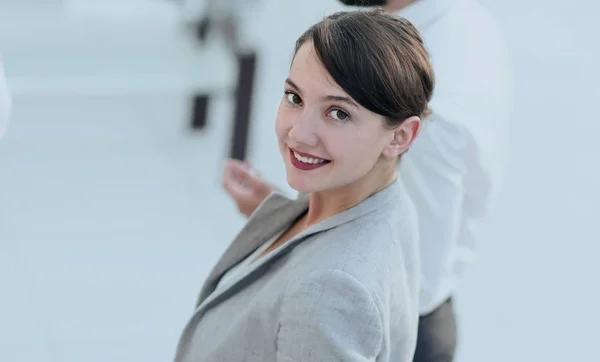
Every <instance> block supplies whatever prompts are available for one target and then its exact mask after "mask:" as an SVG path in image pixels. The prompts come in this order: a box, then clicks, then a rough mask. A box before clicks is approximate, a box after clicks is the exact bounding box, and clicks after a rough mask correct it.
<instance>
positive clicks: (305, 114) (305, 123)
mask: <svg viewBox="0 0 600 362" xmlns="http://www.w3.org/2000/svg"><path fill="white" fill-rule="evenodd" d="M317 133H318V121H317V116H316V115H315V114H314V113H313V112H311V111H309V110H308V109H306V108H305V109H304V110H303V111H302V113H300V115H299V116H298V118H297V119H296V120H295V122H294V124H293V125H292V127H291V128H290V131H289V133H288V136H289V138H290V140H291V141H292V142H294V143H295V144H303V145H306V146H308V147H317V146H318V145H319V137H318V136H317Z"/></svg>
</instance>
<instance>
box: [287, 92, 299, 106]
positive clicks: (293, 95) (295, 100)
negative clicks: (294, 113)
mask: <svg viewBox="0 0 600 362" xmlns="http://www.w3.org/2000/svg"><path fill="white" fill-rule="evenodd" d="M285 94H286V96H287V100H288V101H289V102H290V103H293V104H300V103H302V98H300V96H299V95H297V94H296V93H294V92H286V93H285Z"/></svg>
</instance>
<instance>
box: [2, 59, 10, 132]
mask: <svg viewBox="0 0 600 362" xmlns="http://www.w3.org/2000/svg"><path fill="white" fill-rule="evenodd" d="M11 110H12V101H11V97H10V93H9V92H8V85H7V84H6V75H5V74H4V66H3V65H2V59H0V137H2V136H3V135H4V132H5V131H6V128H7V126H8V119H9V118H10V113H11Z"/></svg>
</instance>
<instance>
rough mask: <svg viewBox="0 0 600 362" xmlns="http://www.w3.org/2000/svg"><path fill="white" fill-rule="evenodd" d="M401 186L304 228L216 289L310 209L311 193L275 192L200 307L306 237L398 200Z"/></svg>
mask: <svg viewBox="0 0 600 362" xmlns="http://www.w3.org/2000/svg"><path fill="white" fill-rule="evenodd" d="M400 189H401V187H400V186H399V181H396V182H394V183H393V184H392V185H390V186H389V187H387V188H386V189H384V190H382V191H380V192H378V193H377V194H375V195H372V196H371V197H369V198H367V199H366V200H364V201H363V202H361V203H360V204H358V205H356V206H354V207H352V208H350V209H348V210H346V211H344V212H342V213H339V214H337V215H335V216H333V217H331V218H329V219H327V220H324V221H323V222H321V223H319V224H317V225H314V226H312V227H310V228H308V229H306V230H304V231H303V232H301V233H299V234H298V235H296V236H294V237H293V238H292V239H290V240H289V241H287V242H286V243H285V244H284V245H282V246H280V247H279V248H277V249H276V250H274V251H273V252H271V253H269V254H267V255H265V256H263V257H261V258H260V259H259V260H257V261H256V262H254V263H253V264H252V266H251V267H250V268H249V270H248V271H247V272H246V273H245V274H244V275H242V276H241V277H239V278H237V280H235V281H234V282H233V283H232V284H230V285H229V286H226V287H224V288H222V289H221V290H220V291H219V292H218V293H213V292H214V290H215V288H216V286H217V284H218V281H219V279H220V278H221V276H222V275H223V273H225V271H227V270H228V269H229V268H231V267H232V266H234V265H236V264H237V263H239V262H240V261H242V260H243V259H244V258H245V257H247V256H248V255H249V254H250V253H252V252H253V251H254V250H256V249H257V248H258V247H259V246H260V245H262V244H263V243H264V242H266V241H267V240H268V239H270V238H271V237H273V236H274V235H275V234H276V233H277V232H279V231H282V229H283V228H285V227H289V226H290V225H291V223H292V222H293V221H294V220H295V219H296V218H298V217H299V216H300V215H301V214H302V213H303V212H305V211H306V210H307V209H308V200H309V195H302V196H301V197H300V198H299V199H298V200H290V199H287V198H286V197H284V196H283V195H281V194H276V193H273V194H271V196H270V197H269V198H268V199H267V200H265V202H263V203H262V204H261V206H260V208H259V209H257V211H256V212H255V213H254V214H253V215H252V217H251V218H250V220H248V223H247V225H246V226H245V227H244V228H243V229H242V231H241V232H240V233H239V234H238V236H237V237H236V238H235V240H234V241H233V243H232V244H231V245H230V247H229V248H228V249H227V251H226V252H225V254H224V255H223V257H222V258H221V260H220V261H219V262H218V263H217V265H216V266H215V267H214V268H213V270H212V272H211V273H210V275H209V277H208V278H207V281H206V283H205V285H204V287H203V288H202V291H201V293H200V297H199V298H198V302H197V304H196V307H197V308H198V307H201V306H202V309H204V308H207V307H209V306H210V305H211V304H213V303H212V302H214V301H215V299H216V298H218V297H220V296H222V295H223V294H225V293H226V292H228V291H229V290H231V289H232V288H234V287H236V286H238V285H239V284H240V283H242V282H244V281H246V280H247V278H249V277H251V276H252V275H253V274H254V273H255V272H257V271H259V270H260V269H262V267H263V266H265V265H267V264H269V263H271V262H273V261H274V260H275V259H277V258H279V257H280V256H282V255H283V254H285V253H287V252H289V251H290V250H292V249H293V248H294V247H295V246H296V245H298V244H299V243H300V242H301V241H302V240H304V239H305V238H307V237H309V236H311V235H314V234H316V233H319V232H323V231H327V230H329V229H332V228H335V227H337V226H340V225H342V224H345V223H348V222H352V221H354V220H356V219H359V218H361V217H362V216H364V215H366V214H368V213H370V212H373V211H375V210H376V209H377V208H379V207H380V206H382V205H383V204H385V203H387V202H398V200H399V199H400V198H399V197H398V192H400ZM211 294H212V295H211ZM209 296H210V297H209ZM207 298H208V299H207Z"/></svg>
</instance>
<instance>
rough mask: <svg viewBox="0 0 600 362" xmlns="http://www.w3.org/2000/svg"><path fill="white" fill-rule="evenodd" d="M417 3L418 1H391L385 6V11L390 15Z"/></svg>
mask: <svg viewBox="0 0 600 362" xmlns="http://www.w3.org/2000/svg"><path fill="white" fill-rule="evenodd" d="M415 1H417V0H389V1H388V2H387V4H385V5H384V6H383V10H385V11H387V12H389V13H395V12H397V11H399V10H401V9H403V8H405V7H407V6H408V5H410V4H412V3H414V2H415Z"/></svg>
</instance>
